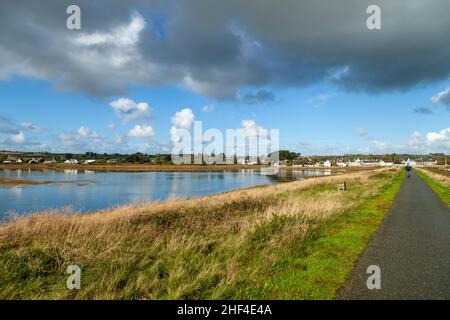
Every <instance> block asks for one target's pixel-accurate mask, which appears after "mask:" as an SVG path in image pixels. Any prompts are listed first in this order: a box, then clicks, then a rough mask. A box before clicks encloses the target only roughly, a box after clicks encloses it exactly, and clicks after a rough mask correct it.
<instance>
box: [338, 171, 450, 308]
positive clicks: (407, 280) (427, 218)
mask: <svg viewBox="0 0 450 320" xmlns="http://www.w3.org/2000/svg"><path fill="white" fill-rule="evenodd" d="M372 265H374V266H378V267H379V271H380V272H379V275H380V278H379V279H380V281H379V284H380V285H381V288H380V289H376V288H373V289H368V286H367V280H368V278H369V277H370V276H371V275H372V276H373V275H374V273H373V270H372V271H371V273H370V274H369V273H367V269H368V267H369V266H372ZM371 280H373V277H372V278H371ZM371 283H377V282H376V281H375V282H371ZM338 299H370V300H372V299H450V210H449V208H448V207H447V205H446V204H445V203H444V202H443V201H442V200H441V199H440V198H439V197H438V195H436V193H435V192H434V191H433V190H432V189H431V188H430V187H429V186H428V185H427V184H426V183H425V182H424V181H423V180H422V179H421V178H420V177H418V176H416V175H414V174H413V175H412V176H411V177H410V178H406V179H405V181H404V182H403V184H402V186H401V188H400V191H399V193H398V194H397V197H396V199H395V201H394V203H393V206H392V208H391V210H390V211H389V213H388V215H387V217H386V218H385V219H384V220H383V222H382V223H381V225H380V228H379V230H378V232H377V234H376V235H375V236H374V238H373V239H372V240H371V241H370V242H369V244H368V246H367V247H366V249H365V250H364V251H363V253H362V254H361V256H360V257H359V259H358V261H357V262H356V265H355V267H354V270H353V272H352V273H351V275H350V278H349V280H348V282H347V283H346V285H345V286H344V287H343V288H342V289H341V290H340V291H339V293H338Z"/></svg>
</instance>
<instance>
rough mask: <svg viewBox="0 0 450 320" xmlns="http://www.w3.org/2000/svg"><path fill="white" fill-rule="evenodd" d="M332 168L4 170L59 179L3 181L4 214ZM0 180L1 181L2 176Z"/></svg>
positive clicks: (185, 193)
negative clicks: (141, 170) (4, 182)
mask: <svg viewBox="0 0 450 320" xmlns="http://www.w3.org/2000/svg"><path fill="white" fill-rule="evenodd" d="M324 174H331V171H330V170H328V171H327V170H299V171H288V172H286V171H284V172H283V171H280V172H277V171H274V170H271V169H266V170H264V169H263V170H262V171H259V170H251V169H249V170H241V171H221V172H93V171H87V170H65V171H50V170H46V171H37V170H0V181H1V180H5V179H7V180H9V181H11V180H22V181H28V182H29V181H32V182H57V183H49V184H29V183H23V184H0V218H1V219H3V218H5V216H7V215H8V214H9V213H11V212H13V213H15V214H26V213H29V212H34V211H41V210H47V209H54V208H61V207H67V206H70V207H72V208H73V209H74V210H75V211H77V212H89V211H95V210H99V209H105V208H110V207H115V206H119V205H123V204H139V203H145V202H149V201H154V200H166V199H174V198H192V197H197V196H203V195H208V194H215V193H220V192H225V191H230V190H234V189H241V188H248V187H253V186H259V185H267V184H274V183H280V182H283V181H290V180H299V179H304V178H305V177H310V176H320V175H324ZM0 183H1V182H0Z"/></svg>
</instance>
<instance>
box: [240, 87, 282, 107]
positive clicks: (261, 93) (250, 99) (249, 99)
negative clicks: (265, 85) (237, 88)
mask: <svg viewBox="0 0 450 320" xmlns="http://www.w3.org/2000/svg"><path fill="white" fill-rule="evenodd" d="M241 100H242V102H244V103H247V104H258V103H267V102H273V101H275V94H274V93H273V92H271V91H268V90H265V89H260V90H258V91H257V92H256V93H246V94H244V95H242V97H241Z"/></svg>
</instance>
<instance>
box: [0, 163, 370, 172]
mask: <svg viewBox="0 0 450 320" xmlns="http://www.w3.org/2000/svg"><path fill="white" fill-rule="evenodd" d="M261 168H272V169H274V168H275V167H270V166H263V165H241V164H223V165H155V164H117V165H114V164H91V165H84V164H77V165H69V164H62V163H61V164H42V163H37V164H28V163H10V164H0V170H8V169H9V170H56V171H64V170H80V171H83V170H89V171H100V172H160V171H161V172H205V171H240V170H261ZM278 169H280V170H299V171H300V170H333V171H339V172H344V171H363V170H369V169H376V167H373V168H362V167H361V168H358V167H352V168H338V167H332V168H325V167H295V168H293V167H279V168H278Z"/></svg>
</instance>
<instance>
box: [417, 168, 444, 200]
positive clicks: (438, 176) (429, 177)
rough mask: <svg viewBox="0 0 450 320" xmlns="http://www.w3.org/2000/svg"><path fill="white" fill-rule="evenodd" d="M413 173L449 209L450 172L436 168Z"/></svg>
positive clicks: (418, 170)
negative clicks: (423, 181)
mask: <svg viewBox="0 0 450 320" xmlns="http://www.w3.org/2000/svg"><path fill="white" fill-rule="evenodd" d="M415 171H416V173H417V175H419V176H420V177H421V178H422V179H423V180H425V182H426V183H427V184H428V185H429V186H430V187H431V189H433V190H434V192H436V193H437V194H438V195H439V197H440V198H441V199H442V200H443V201H444V202H445V203H446V204H447V205H448V206H449V207H450V171H448V170H446V169H438V168H425V169H415Z"/></svg>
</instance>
